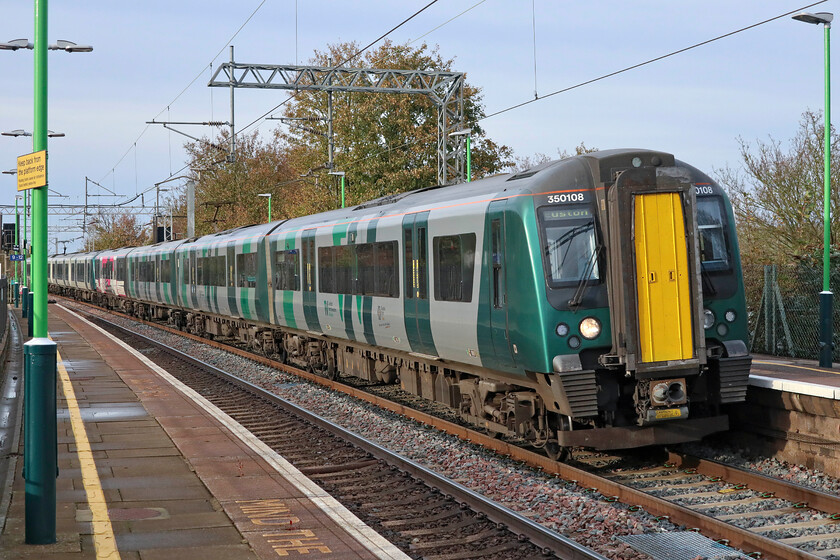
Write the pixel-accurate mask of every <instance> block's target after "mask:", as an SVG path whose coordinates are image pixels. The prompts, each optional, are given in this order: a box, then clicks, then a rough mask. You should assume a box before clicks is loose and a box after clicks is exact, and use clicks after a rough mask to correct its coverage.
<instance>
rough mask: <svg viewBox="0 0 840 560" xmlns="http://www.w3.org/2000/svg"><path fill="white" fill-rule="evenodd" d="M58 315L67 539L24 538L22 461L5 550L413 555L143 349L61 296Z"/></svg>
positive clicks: (205, 559) (9, 554) (60, 527)
mask: <svg viewBox="0 0 840 560" xmlns="http://www.w3.org/2000/svg"><path fill="white" fill-rule="evenodd" d="M49 312H50V315H49V327H50V329H49V330H50V335H51V337H52V338H53V340H55V342H56V343H57V345H58V352H59V354H60V364H59V375H58V377H59V379H58V461H59V469H60V470H59V476H58V480H57V486H58V491H57V512H56V515H57V521H56V523H57V537H58V542H56V543H55V544H50V545H27V544H25V543H24V532H25V531H24V513H25V512H24V509H25V508H24V481H23V478H22V476H21V472H20V471H21V465H22V463H23V461H18V462H17V473H16V477H15V482H14V486H13V493H12V496H11V504H10V507H9V510H8V515H7V518H6V523H5V526H4V527H3V529H2V534H0V558H3V559H4V560H16V559H26V560H31V559H36V558H37V559H56V560H59V559H61V560H64V559H87V558H109V559H116V558H122V559H126V560H169V559H172V560H191V559H202V560H212V559H258V558H259V559H268V558H272V559H276V558H281V557H291V558H296V557H302V558H305V557H318V558H336V559H339V558H340V559H342V560H343V559H354V558H359V559H372V558H395V559H396V558H407V557H406V556H405V555H403V554H402V553H401V552H399V551H398V550H396V549H395V548H394V547H393V545H390V543H388V542H387V541H385V540H384V539H382V537H379V536H378V535H375V534H374V535H375V537H369V536H366V537H365V538H360V537H359V536H358V533H359V529H358V527H355V526H352V525H353V523H356V522H357V523H361V522H360V521H358V519H355V516H353V518H354V519H355V521H352V520H350V521H348V523H347V524H348V525H351V527H350V528H349V529H348V527H347V526H343V524H342V523H340V522H336V520H335V515H334V514H332V515H328V514H327V513H325V511H324V509H321V508H319V506H318V505H317V504H316V503H315V502H314V501H313V500H312V499H310V498H309V497H308V494H307V492H306V491H305V488H304V490H301V486H300V484H297V485H296V481H295V480H290V479H289V474H288V473H280V472H278V470H277V468H276V466H275V463H276V462H277V461H276V460H272V459H271V458H270V457H269V458H268V459H266V457H265V453H264V452H262V454H261V452H258V451H257V450H255V449H254V446H252V445H251V444H250V443H249V442H248V441H247V438H246V439H243V438H242V437H241V436H240V435H238V434H237V433H234V431H238V430H235V427H234V431H232V430H231V429H230V428H231V426H230V425H228V424H226V423H225V422H224V421H220V420H219V419H218V418H217V417H216V416H214V414H213V413H212V411H208V410H207V409H206V407H203V406H201V405H200V403H197V402H195V401H193V400H191V399H190V398H188V397H187V396H185V394H184V393H182V392H181V391H180V390H178V389H176V388H175V387H174V386H173V385H172V384H170V383H169V382H167V381H165V380H164V379H163V378H162V377H161V376H160V375H159V374H158V373H156V372H155V371H154V368H152V367H150V365H149V364H148V363H146V362H144V357H143V356H141V355H139V353H136V352H135V353H132V352H131V351H129V350H128V349H126V348H124V347H123V346H121V345H120V344H119V343H118V342H117V341H115V340H114V339H112V338H109V336H107V335H106V334H103V333H102V332H101V331H99V330H98V329H97V328H95V327H94V326H93V325H91V324H89V323H86V322H85V321H84V320H83V319H81V318H79V317H77V316H75V315H74V314H72V313H70V312H68V311H67V310H65V309H63V308H61V307H59V306H57V305H50V307H49ZM22 325H25V320H24V321H22ZM22 330H23V332H24V333H25V332H26V331H25V328H24V329H22ZM62 366H63V367H62ZM228 420H229V419H228ZM21 441H23V438H21ZM257 447H258V446H257ZM20 453H21V454H22V453H23V448H22V443H21V448H20ZM301 476H302V475H301ZM292 478H294V477H292ZM317 501H321V500H317ZM342 508H343V507H342ZM347 513H349V512H347ZM351 515H352V514H351ZM362 525H363V524H362ZM367 530H368V531H371V530H370V529H369V528H367ZM371 532H372V531H371ZM376 538H379V539H381V542H379V541H376ZM371 542H374V543H375V544H373V545H371ZM383 543H384V544H383Z"/></svg>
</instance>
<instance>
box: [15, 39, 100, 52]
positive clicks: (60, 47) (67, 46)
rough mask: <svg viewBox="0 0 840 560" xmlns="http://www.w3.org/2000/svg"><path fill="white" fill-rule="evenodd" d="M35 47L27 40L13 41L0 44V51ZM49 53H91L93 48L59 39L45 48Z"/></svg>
mask: <svg viewBox="0 0 840 560" xmlns="http://www.w3.org/2000/svg"><path fill="white" fill-rule="evenodd" d="M34 48H35V45H33V44H32V43H30V42H29V39H14V40H12V41H8V42H6V43H0V51H16V50H18V49H29V50H33V49H34ZM47 49H48V50H51V51H66V52H70V53H72V52H91V51H92V50H93V47H91V46H90V45H77V44H76V43H74V42H73V41H65V40H64V39H59V40H58V41H56V42H55V44H54V45H49V46H48V47H47Z"/></svg>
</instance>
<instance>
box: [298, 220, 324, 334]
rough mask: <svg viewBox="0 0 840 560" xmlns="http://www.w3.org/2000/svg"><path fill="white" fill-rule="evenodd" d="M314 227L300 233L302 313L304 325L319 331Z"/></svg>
mask: <svg viewBox="0 0 840 560" xmlns="http://www.w3.org/2000/svg"><path fill="white" fill-rule="evenodd" d="M316 231H317V230H315V229H307V230H304V232H303V234H302V235H301V240H300V242H301V252H302V253H303V254H302V255H301V256H302V257H303V258H302V259H301V261H302V264H303V282H301V288H302V289H303V314H304V317H305V318H306V325H307V327H308V328H309V329H310V330H314V331H320V330H321V321H320V320H319V319H318V290H317V288H316V285H315V282H316V280H317V278H316V274H315V270H316V267H317V262H318V261H317V259H316V257H315V254H316V252H315V232H316Z"/></svg>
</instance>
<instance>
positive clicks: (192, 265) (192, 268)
mask: <svg viewBox="0 0 840 560" xmlns="http://www.w3.org/2000/svg"><path fill="white" fill-rule="evenodd" d="M196 258H197V257H196V254H195V249H191V250H190V260H189V268H188V270H187V275H188V277H189V279H188V280H187V284H189V286H190V306H191V307H196V303H197V302H198V298H197V296H196V289H195V288H196V286H195V285H196V269H197V268H198V267H197V266H196Z"/></svg>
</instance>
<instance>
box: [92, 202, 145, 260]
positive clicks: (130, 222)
mask: <svg viewBox="0 0 840 560" xmlns="http://www.w3.org/2000/svg"><path fill="white" fill-rule="evenodd" d="M145 226H146V224H141V223H139V222H138V221H137V215H135V214H132V213H130V212H107V211H103V210H100V212H99V213H98V214H97V215H96V216H94V217H93V219H92V220H91V222H90V224H89V225H88V231H87V232H86V235H87V238H88V239H87V242H88V243H93V247H94V249H96V250H97V251H101V250H103V249H118V248H120V247H132V246H138V245H145V244H146V243H148V242H149V241H150V235H149V230H148V228H146V227H145Z"/></svg>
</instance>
